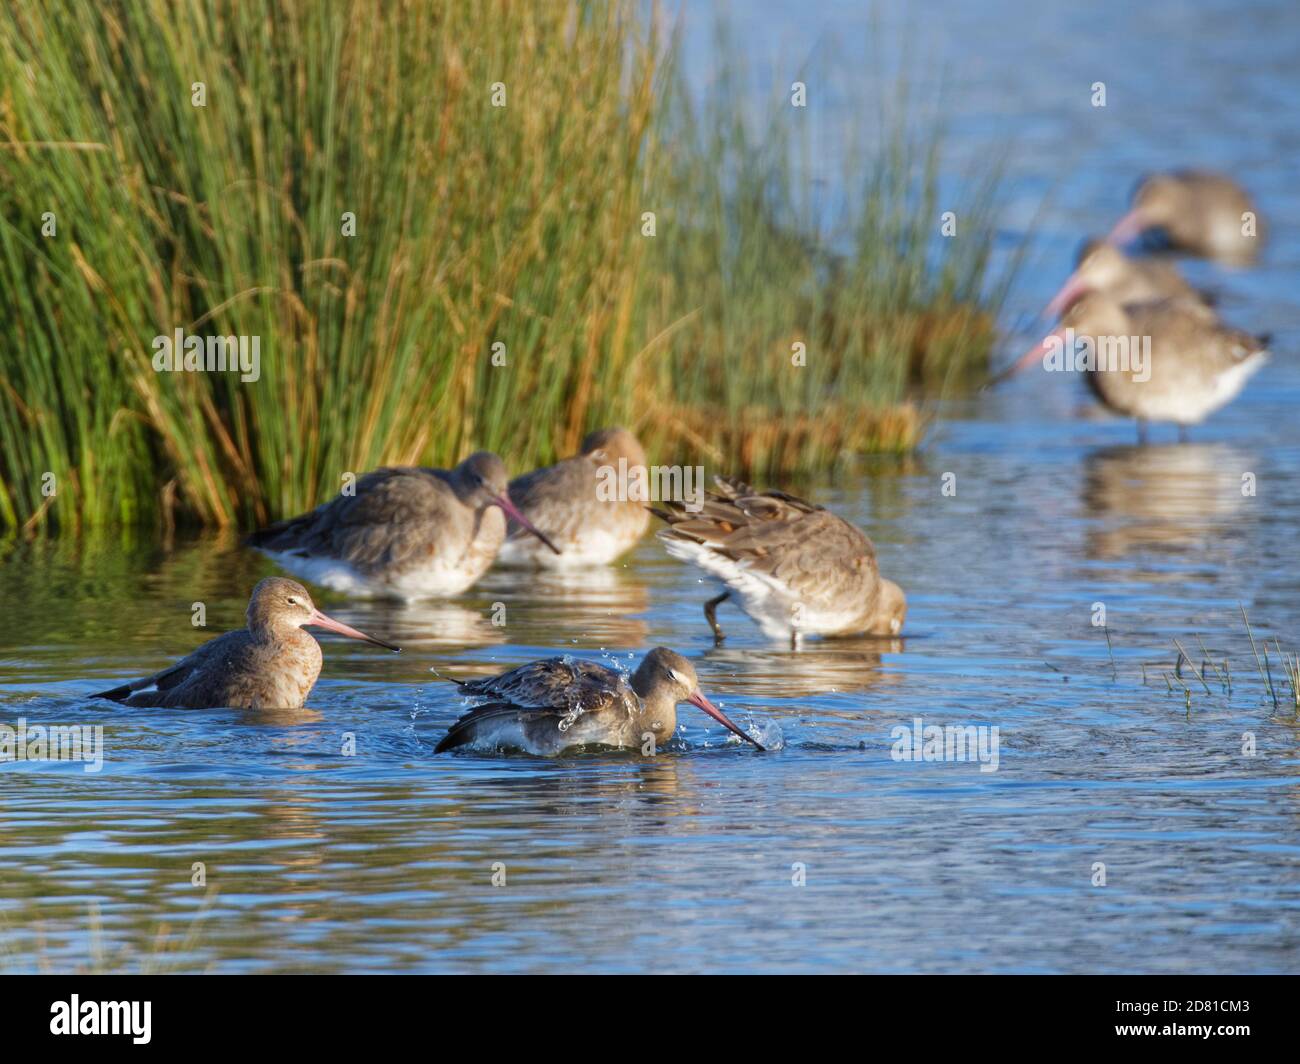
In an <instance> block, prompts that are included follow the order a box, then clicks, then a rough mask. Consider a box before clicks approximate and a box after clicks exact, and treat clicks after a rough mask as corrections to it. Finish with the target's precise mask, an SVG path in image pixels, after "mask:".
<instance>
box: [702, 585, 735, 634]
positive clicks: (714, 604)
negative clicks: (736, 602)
mask: <svg viewBox="0 0 1300 1064" xmlns="http://www.w3.org/2000/svg"><path fill="white" fill-rule="evenodd" d="M729 598H731V592H730V591H724V592H723V593H722V594H721V595H718V596H717V597H716V598H711V599H709V601H708V602H706V603H705V604H704V617H705V619H706V620H707V621H708V622H709V627H710V628H712V629H713V641H714V642H715V643H721V642H722V641H723V640H724V639H726V638H727V637H726V636H725V635H723V634H722V629H721V628H719V627H718V618H717V615H716V612H715V611H716V610H717V608H718V607H719V606H721V605H722V604H723V603H724V602H726V601H727V599H729Z"/></svg>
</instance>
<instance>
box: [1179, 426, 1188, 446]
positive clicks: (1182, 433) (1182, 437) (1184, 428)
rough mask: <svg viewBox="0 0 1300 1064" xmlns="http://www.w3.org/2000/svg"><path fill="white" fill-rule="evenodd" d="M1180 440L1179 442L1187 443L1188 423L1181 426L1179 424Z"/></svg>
mask: <svg viewBox="0 0 1300 1064" xmlns="http://www.w3.org/2000/svg"><path fill="white" fill-rule="evenodd" d="M1178 442H1179V443H1186V442H1187V426H1186V425H1179V426H1178Z"/></svg>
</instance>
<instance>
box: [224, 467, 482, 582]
mask: <svg viewBox="0 0 1300 1064" xmlns="http://www.w3.org/2000/svg"><path fill="white" fill-rule="evenodd" d="M461 509H462V508H461V507H460V506H459V505H458V504H457V500H456V498H455V495H454V493H453V492H452V489H451V486H450V485H449V484H448V483H447V481H446V480H445V479H444V478H443V477H440V476H438V475H437V472H436V471H434V470H429V469H420V468H415V467H401V468H397V467H394V468H385V469H376V470H375V471H374V472H372V473H367V474H365V476H363V477H361V478H360V479H359V480H358V481H357V483H356V492H355V494H352V495H342V494H340V495H337V496H335V497H334V498H333V499H331V500H330V501H329V502H327V503H323V504H322V505H320V506H318V507H317V508H316V509H315V510H313V511H311V513H308V514H303V515H302V516H301V517H295V518H293V519H292V520H289V521H283V522H281V523H280V524H278V525H272V526H271V527H270V528H267V529H264V530H262V531H261V532H258V533H254V534H253V536H250V537H249V542H250V543H251V544H252V545H253V546H256V547H262V548H264V549H266V550H271V551H292V552H293V553H296V554H302V555H304V556H307V557H329V558H339V559H342V560H343V561H346V562H347V563H349V564H350V565H353V566H355V567H356V568H357V569H359V570H361V571H363V572H365V571H370V570H374V569H382V568H386V567H388V566H400V565H401V564H402V563H403V562H405V561H409V560H410V559H412V558H413V557H416V556H419V555H420V554H422V553H431V552H432V550H433V548H434V546H435V544H436V532H434V531H433V530H435V529H438V528H445V527H447V525H448V524H451V525H452V526H453V527H454V522H455V521H456V520H457V518H458V516H460V512H461Z"/></svg>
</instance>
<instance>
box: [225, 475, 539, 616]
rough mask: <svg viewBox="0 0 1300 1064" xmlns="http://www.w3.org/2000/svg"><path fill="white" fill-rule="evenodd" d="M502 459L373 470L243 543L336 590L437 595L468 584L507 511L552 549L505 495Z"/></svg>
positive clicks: (502, 529)
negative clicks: (448, 466) (345, 489)
mask: <svg viewBox="0 0 1300 1064" xmlns="http://www.w3.org/2000/svg"><path fill="white" fill-rule="evenodd" d="M509 482H510V477H509V474H507V472H506V467H505V463H504V462H502V461H501V459H500V458H498V457H497V456H496V455H495V454H490V453H488V452H486V451H480V452H479V453H477V454H472V455H470V456H469V457H468V458H466V459H465V460H464V461H463V462H461V463H460V465H458V466H456V468H455V469H428V468H424V467H417V466H404V467H394V468H386V469H377V470H375V471H374V472H373V473H367V474H366V475H365V476H363V477H360V478H359V479H358V480H357V482H356V484H355V485H353V490H352V491H350V492H343V493H340V494H339V495H337V496H336V497H335V498H333V499H332V500H330V501H329V502H327V503H324V504H323V505H321V506H318V507H317V508H316V509H315V510H312V511H311V512H310V513H307V514H303V515H302V516H301V517H294V518H291V519H290V520H288V521H281V522H280V523H279V524H275V525H272V526H270V527H269V528H265V529H263V530H262V531H260V532H255V533H253V534H252V535H251V536H249V537H248V539H247V540H246V542H247V543H248V544H249V545H250V546H253V547H256V548H257V549H258V550H261V551H264V552H265V553H266V554H268V555H269V556H270V557H272V558H273V559H274V560H275V561H276V562H277V563H278V564H279V565H281V566H282V567H283V568H285V569H288V570H289V571H290V572H291V573H293V574H294V575H295V576H299V577H302V578H303V579H305V580H310V581H312V582H313V583H317V584H320V585H322V586H324V587H328V588H332V589H333V590H335V591H342V592H345V593H350V594H360V595H383V596H388V597H393V598H402V599H419V598H444V597H447V596H450V595H458V594H460V592H462V591H464V590H465V589H466V588H468V587H470V586H471V585H473V584H474V583H475V582H476V581H477V580H478V578H479V577H481V576H482V575H483V574H484V573H485V572H486V571H487V569H488V567H489V566H490V565H491V564H492V562H493V560H494V559H495V558H496V556H497V551H498V550H500V548H501V544H502V543H503V542H504V541H505V538H506V517H509V518H510V519H511V520H513V521H516V522H517V523H518V524H519V525H520V526H521V527H522V528H524V529H525V530H527V532H528V533H529V534H531V535H533V536H536V537H537V538H538V539H539V540H540V541H541V542H542V543H543V544H545V545H546V547H547V549H549V550H551V551H554V552H555V553H556V554H559V553H560V551H559V548H558V547H556V546H555V544H554V543H552V542H551V540H550V538H549V537H548V536H547V535H546V534H545V533H544V532H542V531H540V530H539V529H538V528H537V527H536V526H535V525H534V524H533V523H532V522H531V521H529V520H528V518H527V517H525V516H524V515H523V514H522V513H520V512H519V510H518V508H517V507H516V506H515V504H514V503H513V502H512V501H511V499H510V494H509V490H508V486H509Z"/></svg>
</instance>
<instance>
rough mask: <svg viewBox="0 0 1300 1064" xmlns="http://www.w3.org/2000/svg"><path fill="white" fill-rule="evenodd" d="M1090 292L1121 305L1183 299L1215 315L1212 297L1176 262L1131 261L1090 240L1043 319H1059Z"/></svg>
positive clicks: (1125, 256)
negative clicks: (1184, 274)
mask: <svg viewBox="0 0 1300 1064" xmlns="http://www.w3.org/2000/svg"><path fill="white" fill-rule="evenodd" d="M1088 292H1102V293H1104V294H1105V295H1107V296H1109V297H1110V298H1111V299H1113V300H1115V302H1117V303H1120V304H1128V303H1150V302H1153V301H1155V300H1157V299H1184V300H1187V302H1188V305H1189V307H1193V308H1197V309H1200V310H1201V311H1203V312H1204V314H1205V315H1206V317H1208V318H1211V319H1213V318H1214V316H1215V314H1214V310H1213V309H1212V304H1213V302H1214V300H1213V297H1211V296H1210V295H1209V293H1206V292H1202V291H1200V290H1198V289H1196V288H1193V287H1192V286H1191V285H1190V284H1188V282H1187V280H1186V279H1185V278H1184V277H1183V275H1182V274H1181V273H1179V272H1178V267H1177V266H1175V265H1174V264H1173V263H1171V262H1164V261H1162V260H1160V259H1134V258H1129V256H1127V255H1125V254H1124V252H1123V251H1121V250H1120V249H1119V248H1117V247H1116V246H1115V245H1114V244H1108V243H1106V241H1104V240H1089V241H1087V242H1086V243H1085V244H1084V245H1083V247H1082V248H1081V249H1080V251H1079V258H1078V260H1077V261H1076V263H1075V268H1074V272H1073V273H1071V274H1070V276H1069V277H1068V278H1066V281H1065V283H1064V284H1063V285H1061V288H1060V290H1059V291H1058V292H1057V293H1056V295H1054V296H1052V298H1051V301H1050V302H1049V303H1048V304H1047V307H1046V309H1045V310H1044V311H1043V316H1044V317H1047V318H1055V317H1058V316H1059V315H1061V314H1062V313H1063V312H1064V311H1065V310H1066V309H1067V308H1068V307H1069V306H1070V305H1071V304H1072V303H1074V302H1075V301H1076V300H1077V299H1079V298H1080V297H1081V296H1083V295H1085V294H1087V293H1088Z"/></svg>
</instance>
